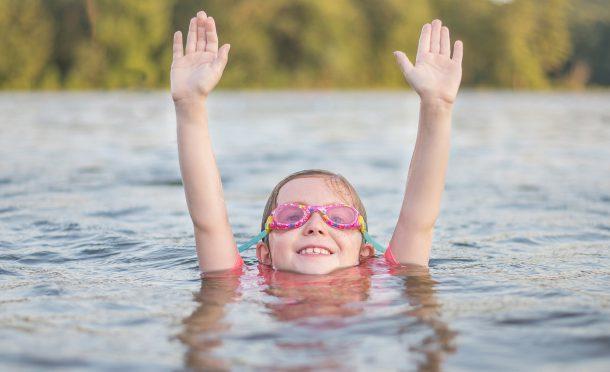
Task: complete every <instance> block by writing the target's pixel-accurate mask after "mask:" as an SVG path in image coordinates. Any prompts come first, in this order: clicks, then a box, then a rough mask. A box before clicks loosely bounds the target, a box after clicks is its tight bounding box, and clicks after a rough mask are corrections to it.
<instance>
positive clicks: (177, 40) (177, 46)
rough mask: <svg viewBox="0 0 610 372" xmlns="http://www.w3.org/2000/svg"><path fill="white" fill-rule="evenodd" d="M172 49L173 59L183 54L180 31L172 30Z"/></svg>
mask: <svg viewBox="0 0 610 372" xmlns="http://www.w3.org/2000/svg"><path fill="white" fill-rule="evenodd" d="M172 51H173V56H174V57H173V58H174V59H178V58H180V57H182V56H183V55H184V54H183V51H182V32H180V31H176V32H174V45H173V47H172Z"/></svg>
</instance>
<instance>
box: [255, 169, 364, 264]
mask: <svg viewBox="0 0 610 372" xmlns="http://www.w3.org/2000/svg"><path fill="white" fill-rule="evenodd" d="M289 202H298V203H303V204H307V205H327V204H334V203H343V204H348V205H351V204H352V203H351V201H350V200H346V199H345V198H343V197H342V196H340V195H339V194H337V193H336V192H335V191H334V190H333V189H332V188H330V187H329V185H328V184H327V180H326V179H325V178H323V177H308V178H297V179H294V180H291V181H289V182H288V183H286V184H285V185H284V186H282V188H281V189H280V191H279V194H278V196H277V203H276V204H277V205H279V204H283V203H289ZM306 246H314V247H325V248H327V249H328V250H330V252H331V254H327V255H325V254H302V253H299V251H300V250H301V249H303V248H304V247H306ZM269 247H270V248H269ZM269 247H267V246H266V245H265V244H264V243H262V242H261V243H259V244H258V246H257V255H258V258H259V261H261V262H262V263H265V264H272V265H273V267H274V268H275V269H276V270H282V271H294V272H298V273H303V274H327V273H330V272H331V271H333V270H336V269H338V268H343V267H351V266H355V265H357V264H358V263H359V260H360V258H359V256H361V255H362V256H363V257H368V256H372V255H373V254H374V249H373V247H372V246H371V245H370V244H363V242H362V234H361V233H360V231H358V230H357V229H346V230H340V229H335V228H333V227H330V226H328V225H327V224H326V222H324V220H323V219H322V216H321V215H320V213H318V212H315V213H313V214H312V216H311V217H310V219H309V220H308V221H307V222H306V223H305V224H304V225H303V226H301V227H299V228H295V229H291V230H272V231H271V233H270V234H269ZM269 249H270V255H269Z"/></svg>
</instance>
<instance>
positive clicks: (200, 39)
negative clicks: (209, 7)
mask: <svg viewBox="0 0 610 372" xmlns="http://www.w3.org/2000/svg"><path fill="white" fill-rule="evenodd" d="M206 17H207V16H206V14H205V12H204V11H199V12H197V47H196V48H195V50H196V51H198V52H203V51H204V50H205V23H206Z"/></svg>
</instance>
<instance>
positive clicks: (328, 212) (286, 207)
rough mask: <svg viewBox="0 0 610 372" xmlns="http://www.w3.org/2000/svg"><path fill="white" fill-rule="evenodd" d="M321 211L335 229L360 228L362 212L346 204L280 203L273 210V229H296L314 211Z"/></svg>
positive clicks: (271, 224) (307, 219) (271, 223)
mask: <svg viewBox="0 0 610 372" xmlns="http://www.w3.org/2000/svg"><path fill="white" fill-rule="evenodd" d="M315 212H320V214H321V215H322V219H323V220H324V222H326V224H327V225H329V226H331V227H334V228H335V229H359V228H360V226H361V221H360V213H359V212H358V210H357V209H356V208H354V207H352V206H349V205H346V204H328V205H304V204H300V203H285V204H280V205H278V206H277V207H276V208H275V209H274V210H273V211H272V212H271V222H270V223H269V228H270V229H271V230H274V229H277V230H288V229H296V228H299V227H301V226H303V225H304V224H305V223H306V222H307V221H309V219H310V218H311V216H312V215H313V213H315Z"/></svg>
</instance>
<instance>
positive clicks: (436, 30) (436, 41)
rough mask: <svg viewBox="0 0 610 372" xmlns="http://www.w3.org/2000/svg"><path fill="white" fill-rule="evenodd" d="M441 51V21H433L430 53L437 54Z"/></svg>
mask: <svg viewBox="0 0 610 372" xmlns="http://www.w3.org/2000/svg"><path fill="white" fill-rule="evenodd" d="M440 49H441V21H440V20H438V19H435V20H434V21H432V31H431V33H430V53H435V54H437V53H438V52H439V51H440Z"/></svg>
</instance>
